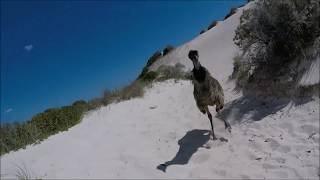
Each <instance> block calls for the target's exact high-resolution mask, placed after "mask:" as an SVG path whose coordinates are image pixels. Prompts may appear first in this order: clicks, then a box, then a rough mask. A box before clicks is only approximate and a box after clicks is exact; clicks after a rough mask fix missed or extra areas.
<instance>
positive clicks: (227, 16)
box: [224, 7, 237, 20]
mask: <svg viewBox="0 0 320 180" xmlns="http://www.w3.org/2000/svg"><path fill="white" fill-rule="evenodd" d="M236 12H237V8H235V7H233V8H231V9H230V11H229V13H228V14H227V15H226V16H225V17H224V20H226V19H227V18H229V17H230V16H232V15H233V14H235V13H236Z"/></svg>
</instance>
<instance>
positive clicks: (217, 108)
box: [216, 105, 231, 133]
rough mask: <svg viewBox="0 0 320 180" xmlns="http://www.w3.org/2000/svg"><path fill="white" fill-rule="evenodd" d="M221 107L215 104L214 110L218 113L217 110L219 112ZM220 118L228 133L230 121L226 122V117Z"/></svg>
mask: <svg viewBox="0 0 320 180" xmlns="http://www.w3.org/2000/svg"><path fill="white" fill-rule="evenodd" d="M222 108H223V106H222V107H218V106H217V105H216V111H217V113H218V114H219V112H220V110H221V109H222ZM222 120H223V122H224V127H225V129H226V130H227V131H229V133H231V125H230V123H229V122H228V120H226V119H224V118H222Z"/></svg>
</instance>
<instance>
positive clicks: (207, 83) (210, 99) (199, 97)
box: [192, 66, 224, 113]
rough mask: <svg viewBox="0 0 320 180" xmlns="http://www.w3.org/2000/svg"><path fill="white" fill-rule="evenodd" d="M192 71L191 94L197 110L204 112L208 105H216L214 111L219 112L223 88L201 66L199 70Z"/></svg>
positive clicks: (222, 103) (222, 104)
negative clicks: (192, 85) (192, 88)
mask: <svg viewBox="0 0 320 180" xmlns="http://www.w3.org/2000/svg"><path fill="white" fill-rule="evenodd" d="M192 73H193V84H194V90H193V95H194V99H195V100H196V103H197V106H198V108H199V110H200V111H201V112H202V113H206V112H207V108H208V106H214V105H216V111H217V112H219V110H220V109H222V108H223V106H224V95H223V89H222V87H221V85H220V84H219V82H218V81H217V80H216V79H215V78H213V77H212V76H211V75H210V73H209V71H208V70H207V69H206V68H205V67H203V66H200V68H199V70H197V69H193V71H192Z"/></svg>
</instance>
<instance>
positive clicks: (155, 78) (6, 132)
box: [0, 47, 188, 155]
mask: <svg viewBox="0 0 320 180" xmlns="http://www.w3.org/2000/svg"><path fill="white" fill-rule="evenodd" d="M165 50H166V51H168V52H169V51H171V50H172V48H170V47H169V48H168V47H167V48H165ZM168 52H166V53H168ZM161 56H162V54H161V53H160V52H158V51H157V52H155V53H154V54H153V55H152V56H151V57H150V58H149V60H148V62H147V64H146V66H145V67H144V68H143V71H142V73H141V74H140V75H139V77H138V78H137V79H136V80H135V81H133V82H132V83H131V84H129V85H127V86H124V87H122V88H119V89H114V90H105V91H104V92H103V96H102V97H98V98H94V99H91V100H89V101H88V102H87V101H84V100H79V101H75V102H74V103H73V104H72V105H71V106H64V107H60V108H50V109H47V110H45V111H44V112H41V113H39V114H36V115H35V116H33V117H32V118H31V120H29V121H27V122H22V123H17V122H15V123H5V124H1V129H0V145H1V149H0V154H1V155H2V154H5V153H8V152H10V151H12V150H18V149H20V148H25V147H26V145H29V144H33V143H40V142H41V141H42V140H44V139H46V138H48V137H49V136H51V135H54V134H56V133H59V132H61V131H67V130H68V129H69V128H70V127H72V126H74V125H76V124H78V123H79V122H80V121H81V119H82V117H83V115H84V113H85V112H87V111H89V110H92V109H96V108H99V107H101V106H106V105H108V104H111V103H113V102H119V101H124V100H129V99H131V98H135V97H142V96H143V94H144V88H145V87H147V86H149V85H150V84H151V83H153V82H159V81H164V80H167V79H187V78H188V76H187V73H185V72H184V71H183V70H182V69H183V65H181V64H177V65H176V66H174V67H171V66H161V67H160V68H159V69H158V70H157V71H148V68H149V67H150V65H151V64H153V63H154V62H155V61H156V60H157V59H158V58H159V57H161Z"/></svg>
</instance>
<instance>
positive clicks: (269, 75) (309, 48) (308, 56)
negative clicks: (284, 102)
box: [232, 0, 320, 97]
mask: <svg viewBox="0 0 320 180" xmlns="http://www.w3.org/2000/svg"><path fill="white" fill-rule="evenodd" d="M319 8H320V7H319V3H318V1H317V0H306V1H300V0H283V1H277V0H264V1H258V2H256V3H255V5H254V7H253V8H251V9H248V10H245V11H244V12H243V14H242V16H241V18H240V25H239V26H238V28H237V29H236V35H235V37H234V41H235V43H236V45H238V46H239V48H240V49H241V50H242V53H243V54H242V55H238V56H237V57H235V58H234V72H233V75H232V78H234V79H236V82H237V86H238V87H239V88H241V89H242V90H243V91H244V92H245V93H250V94H255V95H258V96H260V95H262V96H281V97H293V96H296V95H298V96H301V92H303V93H305V92H308V90H307V91H306V90H305V88H303V89H301V88H300V86H299V81H300V79H301V77H302V75H303V74H304V72H306V70H308V69H309V67H310V65H311V64H312V62H313V61H314V60H316V58H317V57H319V55H320V51H319V49H320V38H319V37H320V30H319V22H320V15H319V12H318V11H319ZM316 87H319V86H318V85H316ZM307 89H308V88H307ZM299 92H300V93H299ZM310 92H311V91H310ZM304 95H306V94H304Z"/></svg>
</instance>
